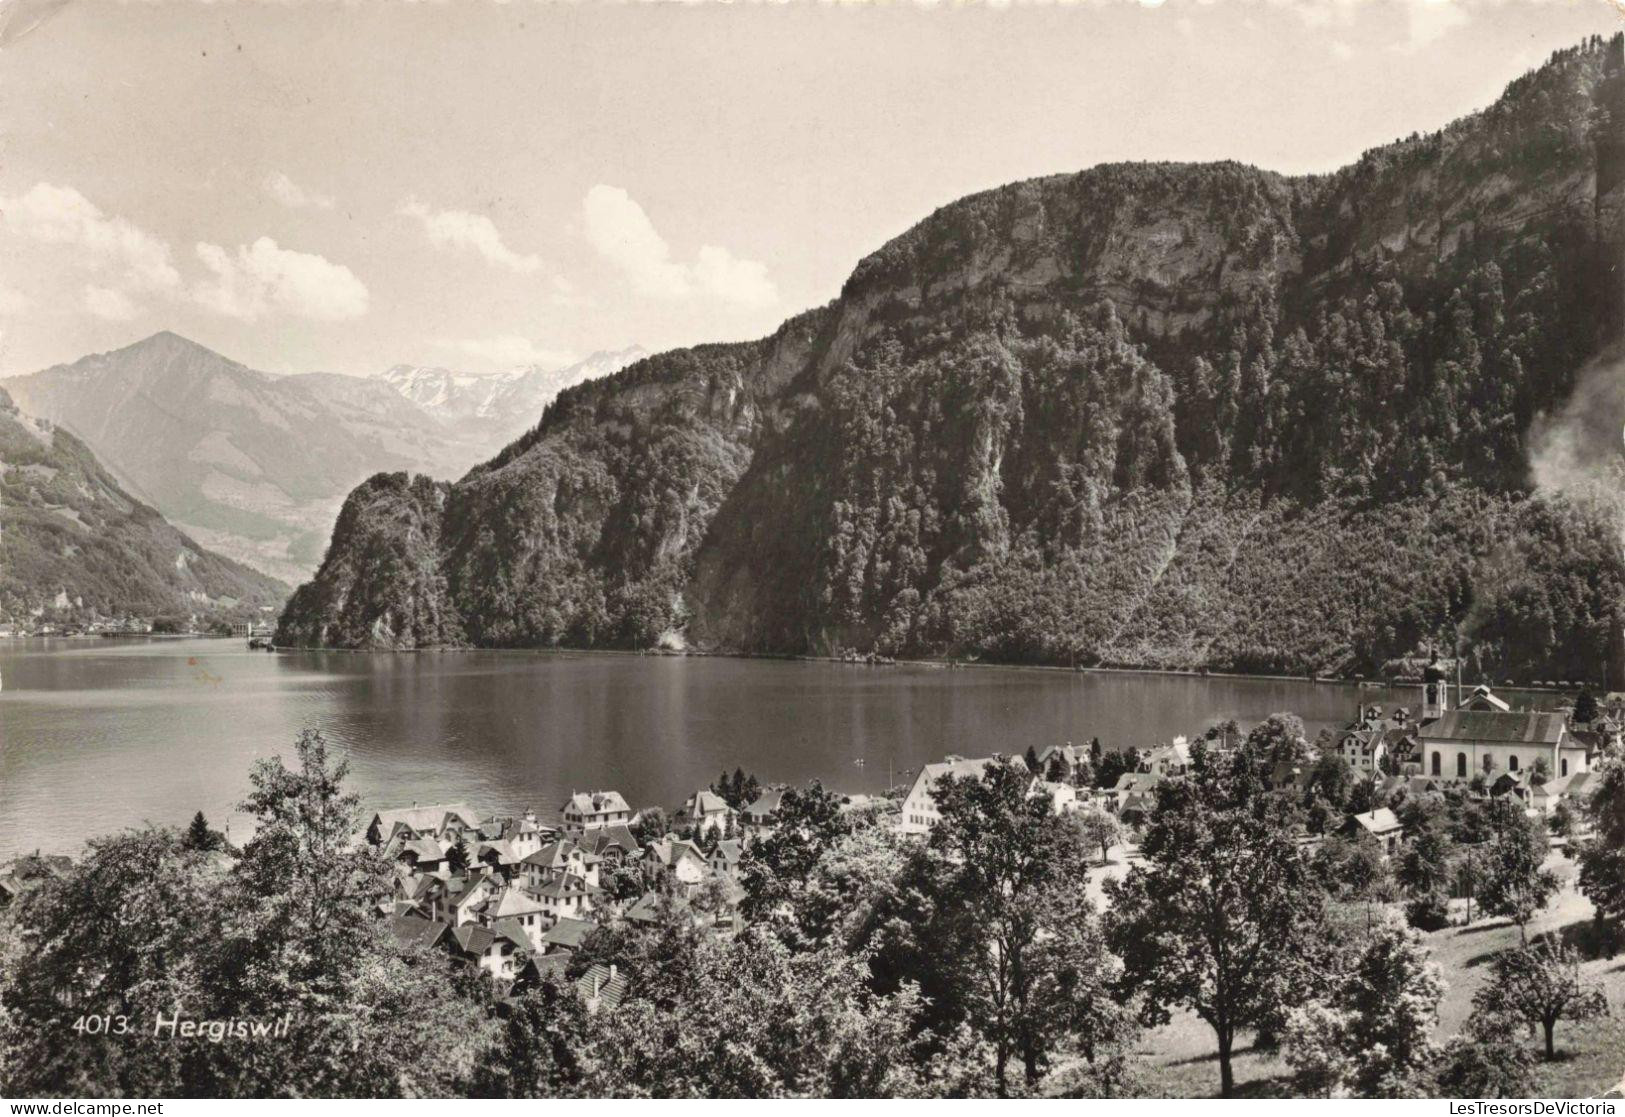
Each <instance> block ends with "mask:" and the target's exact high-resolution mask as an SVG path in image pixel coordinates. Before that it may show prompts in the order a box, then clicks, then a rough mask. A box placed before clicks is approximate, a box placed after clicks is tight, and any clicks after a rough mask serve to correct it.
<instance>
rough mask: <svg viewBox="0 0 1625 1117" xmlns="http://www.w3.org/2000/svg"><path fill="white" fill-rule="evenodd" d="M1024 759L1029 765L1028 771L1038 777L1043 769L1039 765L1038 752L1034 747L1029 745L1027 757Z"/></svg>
mask: <svg viewBox="0 0 1625 1117" xmlns="http://www.w3.org/2000/svg"><path fill="white" fill-rule="evenodd" d="M1024 759H1025V760H1026V763H1027V771H1029V772H1031V773H1032V774H1033V775H1035V776H1036V775H1038V773H1039V770H1040V769H1041V768H1042V767H1043V766H1042V765H1041V764H1039V763H1038V750H1037V749H1036V748H1035V747H1033V746H1032V745H1028V746H1027V755H1026V757H1025V758H1024Z"/></svg>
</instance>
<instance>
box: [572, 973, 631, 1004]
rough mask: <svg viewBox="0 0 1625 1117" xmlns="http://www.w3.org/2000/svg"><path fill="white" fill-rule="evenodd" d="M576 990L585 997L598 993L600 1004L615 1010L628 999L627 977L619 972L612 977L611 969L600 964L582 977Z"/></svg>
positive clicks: (577, 983)
mask: <svg viewBox="0 0 1625 1117" xmlns="http://www.w3.org/2000/svg"><path fill="white" fill-rule="evenodd" d="M576 990H577V991H578V992H579V993H580V994H581V995H582V996H583V997H591V996H593V995H594V994H595V993H596V995H597V997H598V1003H599V1004H601V1005H603V1006H604V1007H605V1008H614V1007H615V1006H616V1005H618V1004H620V1003H621V1001H623V1000H624V999H625V998H626V975H625V974H623V973H619V972H617V973H615V974H614V975H613V976H611V974H610V972H609V967H608V966H606V965H603V964H602V963H599V964H597V965H595V966H593V967H592V969H590V970H588V971H587V972H586V973H584V974H582V975H581V977H580V979H579V980H578V981H577V982H576Z"/></svg>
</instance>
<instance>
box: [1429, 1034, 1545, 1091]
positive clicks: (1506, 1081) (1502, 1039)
mask: <svg viewBox="0 0 1625 1117" xmlns="http://www.w3.org/2000/svg"><path fill="white" fill-rule="evenodd" d="M1438 1081H1439V1092H1440V1093H1441V1094H1442V1095H1444V1096H1445V1097H1450V1098H1527V1097H1529V1096H1530V1095H1532V1094H1533V1093H1534V1092H1535V1075H1534V1066H1533V1061H1532V1060H1531V1059H1530V1058H1529V1053H1528V1052H1527V1051H1525V1050H1524V1049H1523V1048H1522V1047H1521V1046H1519V1045H1518V1044H1516V1043H1512V1042H1509V1040H1508V1037H1507V1035H1506V1033H1502V1034H1500V1035H1498V1036H1479V1035H1459V1036H1453V1037H1451V1040H1450V1042H1449V1043H1447V1044H1445V1046H1444V1050H1443V1051H1442V1052H1441V1053H1440V1056H1439V1079H1438Z"/></svg>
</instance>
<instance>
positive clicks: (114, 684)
mask: <svg viewBox="0 0 1625 1117" xmlns="http://www.w3.org/2000/svg"><path fill="white" fill-rule="evenodd" d="M0 682H3V686H0V860H6V859H9V858H10V856H11V855H12V854H14V853H17V852H23V851H30V850H33V849H35V848H36V847H37V848H40V849H42V850H44V851H46V852H61V853H72V852H75V851H77V850H78V849H79V848H80V846H81V845H82V843H83V841H84V840H85V839H86V838H87V837H90V836H93V835H96V834H102V833H107V832H109V831H113V830H118V829H121V828H123V827H127V826H134V825H139V824H140V823H142V822H144V821H151V822H155V823H160V824H175V825H179V824H184V823H185V822H186V821H188V820H189V819H190V818H191V815H192V813H193V812H194V811H196V810H199V809H202V810H203V811H204V812H205V813H206V814H207V815H208V816H209V818H210V819H211V820H212V821H214V823H215V824H216V825H217V826H218V825H220V824H221V823H224V822H229V823H230V829H231V833H232V834H233V835H234V836H235V837H237V838H239V839H240V838H242V837H243V836H245V835H246V833H247V830H248V828H247V825H246V821H245V819H244V818H242V817H241V816H238V815H235V814H234V811H233V807H234V804H236V803H237V802H238V801H240V800H241V799H242V797H243V795H244V793H245V792H246V790H247V786H248V783H247V776H248V772H249V768H250V766H251V765H252V764H253V762H254V761H255V760H256V759H258V758H260V757H267V756H271V755H273V754H275V753H278V752H282V753H287V752H288V751H289V746H290V744H291V743H292V741H293V740H294V738H295V737H296V736H297V735H298V734H299V732H300V730H302V729H304V728H306V727H312V728H317V729H320V730H322V731H323V732H324V733H325V734H326V735H327V737H328V739H329V740H330V741H332V742H334V743H335V744H337V745H338V746H340V748H339V750H338V751H339V752H340V753H341V754H342V755H344V756H347V757H348V759H349V760H350V763H351V766H352V773H353V775H352V780H353V784H354V787H355V788H356V790H358V791H359V792H360V793H361V795H362V796H363V798H364V800H365V802H366V805H367V807H368V809H369V810H371V809H377V808H379V807H392V806H409V805H411V804H412V803H414V802H417V803H423V804H429V803H437V802H448V803H449V802H466V803H468V804H470V805H472V806H474V807H476V808H480V809H488V810H493V811H495V810H500V811H503V812H517V811H520V810H523V809H524V808H526V807H532V806H533V807H535V808H536V809H537V810H538V812H539V813H541V814H542V815H543V816H544V817H556V812H557V809H558V807H559V806H560V804H562V803H563V801H564V799H565V798H566V797H567V796H568V794H569V793H570V792H571V791H574V790H593V789H599V788H614V789H617V790H619V791H621V792H622V793H623V794H624V795H626V797H627V799H628V800H629V801H630V802H631V803H632V805H633V806H634V807H642V806H648V805H656V804H658V805H660V806H663V807H665V808H666V809H667V810H668V811H670V810H671V809H673V808H674V807H675V806H677V805H678V804H679V803H680V802H682V800H683V799H684V798H685V797H686V796H688V795H689V794H690V793H692V792H693V791H694V790H696V789H698V788H700V787H703V786H705V785H707V784H709V783H710V781H711V780H712V779H713V778H715V776H716V775H717V773H718V772H720V771H722V770H723V769H727V770H729V771H732V770H733V768H734V767H736V766H738V767H742V768H744V769H745V770H746V771H747V772H754V773H756V774H757V775H758V776H760V777H761V778H762V779H763V780H764V781H786V782H792V783H801V782H805V781H808V780H812V779H819V780H822V781H823V782H824V784H825V786H828V787H833V788H836V789H838V790H842V791H866V792H878V791H881V790H882V789H884V788H885V787H886V786H887V781H888V779H890V780H891V781H893V782H902V781H903V780H904V779H905V778H908V777H909V776H910V775H911V774H912V770H913V769H917V768H918V767H919V765H920V764H922V763H924V762H927V761H933V760H939V759H941V758H942V757H943V756H944V755H946V754H948V753H959V754H962V755H967V756H971V755H985V754H987V753H990V752H995V751H999V752H1006V753H1019V752H1024V751H1025V750H1026V748H1027V746H1028V745H1035V746H1037V747H1038V748H1039V749H1040V750H1042V749H1043V747H1044V746H1045V745H1048V744H1052V743H1065V742H1067V741H1074V742H1077V743H1080V744H1082V743H1085V742H1087V741H1088V740H1089V739H1090V738H1091V737H1096V736H1098V737H1099V738H1100V739H1101V742H1102V743H1103V744H1104V745H1105V746H1106V747H1107V748H1117V747H1124V746H1129V745H1134V746H1139V747H1142V748H1143V747H1145V746H1148V745H1151V744H1154V743H1156V742H1159V741H1167V740H1168V739H1169V738H1171V737H1173V736H1174V735H1175V734H1178V733H1191V734H1194V733H1197V732H1200V731H1201V730H1203V729H1204V728H1206V727H1207V726H1208V725H1210V724H1212V723H1214V722H1215V721H1222V720H1224V719H1227V718H1232V717H1233V718H1236V719H1237V720H1238V721H1240V722H1242V723H1243V724H1244V725H1247V724H1251V723H1252V722H1255V721H1258V720H1260V719H1261V718H1263V717H1265V716H1267V715H1268V714H1270V713H1273V712H1275V711H1277V710H1291V711H1293V712H1295V713H1297V714H1299V715H1300V716H1301V717H1302V718H1303V719H1304V721H1305V723H1306V724H1307V725H1308V727H1309V730H1310V732H1311V733H1313V732H1315V731H1316V730H1318V729H1319V728H1320V727H1321V726H1324V725H1331V724H1341V723H1343V722H1346V721H1347V720H1348V719H1349V718H1350V717H1352V716H1353V714H1354V712H1355V710H1356V707H1357V704H1358V703H1359V702H1360V701H1362V700H1364V701H1367V702H1372V701H1378V700H1380V701H1382V702H1383V703H1384V704H1385V705H1392V704H1395V703H1414V702H1415V701H1416V699H1417V695H1416V694H1414V693H1413V688H1401V689H1399V690H1392V691H1390V690H1376V689H1367V690H1358V689H1356V688H1354V687H1351V686H1347V685H1337V684H1330V683H1318V684H1316V683H1308V682H1298V681H1292V680H1276V679H1235V678H1198V677H1194V676H1179V675H1158V674H1133V673H1073V672H1069V671H1046V670H1027V669H1019V668H967V669H963V670H948V669H945V668H939V667H928V666H897V667H862V666H852V665H844V664H837V663H822V662H797V661H780V660H753V659H726V658H699V657H695V658H683V657H661V656H633V655H611V654H596V653H570V652H522V651H510V652H445V653H424V654H416V655H393V654H362V653H346V652H277V653H267V652H263V651H249V650H247V648H246V647H245V646H244V642H243V641H240V640H209V639H197V640H190V639H188V640H176V639H116V640H110V639H33V640H6V641H0ZM860 761H861V764H860V763H859V762H860Z"/></svg>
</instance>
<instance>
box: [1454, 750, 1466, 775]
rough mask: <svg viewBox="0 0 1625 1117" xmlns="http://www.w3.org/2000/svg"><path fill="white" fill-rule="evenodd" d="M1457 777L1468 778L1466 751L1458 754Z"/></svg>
mask: <svg viewBox="0 0 1625 1117" xmlns="http://www.w3.org/2000/svg"><path fill="white" fill-rule="evenodd" d="M1456 778H1457V779H1458V780H1464V779H1466V778H1467V754H1466V753H1464V752H1458V753H1457V754H1456Z"/></svg>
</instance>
